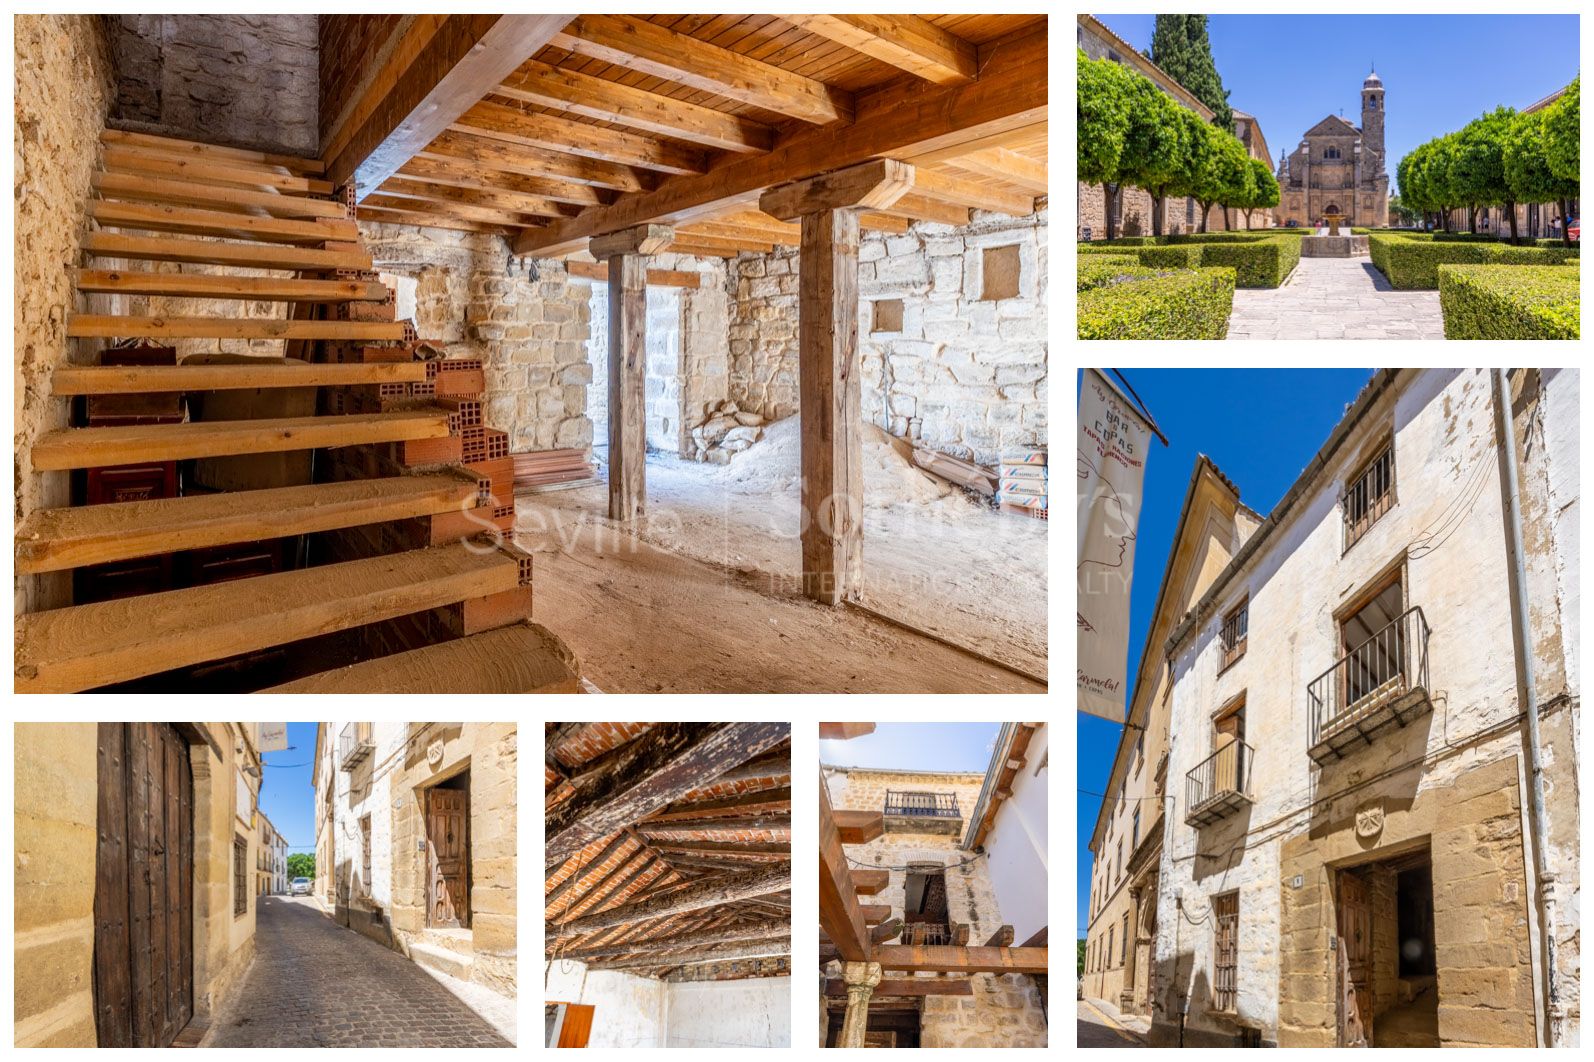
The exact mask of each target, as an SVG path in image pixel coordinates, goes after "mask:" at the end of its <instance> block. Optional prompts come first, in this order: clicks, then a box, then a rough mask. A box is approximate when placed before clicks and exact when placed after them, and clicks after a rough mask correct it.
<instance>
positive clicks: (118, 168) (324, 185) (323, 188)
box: [100, 146, 332, 195]
mask: <svg viewBox="0 0 1594 1062" xmlns="http://www.w3.org/2000/svg"><path fill="white" fill-rule="evenodd" d="M100 165H101V166H102V167H104V168H105V169H106V170H108V171H111V172H114V173H147V174H154V175H155V176H158V177H168V178H176V179H179V180H184V181H192V182H194V183H196V184H219V185H239V186H242V187H244V188H275V189H276V190H277V191H279V192H287V193H291V194H294V195H331V194H332V183H331V182H330V181H323V180H321V179H320V178H318V177H296V176H294V175H293V174H289V173H273V172H272V171H270V170H265V169H258V168H251V167H249V166H246V165H235V164H233V163H229V162H226V161H217V162H211V161H209V160H200V159H187V158H177V157H174V156H172V155H168V154H164V153H162V152H153V151H142V150H139V149H136V148H128V147H115V146H112V147H107V148H106V149H105V150H104V151H103V152H102V153H101V156H100Z"/></svg>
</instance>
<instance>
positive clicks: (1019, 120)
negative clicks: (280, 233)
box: [329, 14, 1046, 258]
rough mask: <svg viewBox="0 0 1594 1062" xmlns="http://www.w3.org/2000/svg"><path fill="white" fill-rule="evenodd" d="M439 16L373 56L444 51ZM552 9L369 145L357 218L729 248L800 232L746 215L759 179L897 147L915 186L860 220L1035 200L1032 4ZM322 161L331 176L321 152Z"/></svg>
mask: <svg viewBox="0 0 1594 1062" xmlns="http://www.w3.org/2000/svg"><path fill="white" fill-rule="evenodd" d="M473 17H476V18H480V19H485V18H486V17H485V16H473ZM447 18H450V17H445V16H416V17H415V18H414V19H413V20H411V21H410V22H408V23H405V35H404V37H403V39H402V40H401V41H399V42H398V45H396V46H393V47H392V50H393V51H394V52H395V56H396V57H394V58H391V59H390V60H389V65H396V64H401V63H416V64H420V65H419V66H418V67H417V68H418V69H428V68H427V67H426V66H425V64H426V62H428V61H430V62H432V64H433V65H434V66H436V65H439V64H440V63H442V62H443V61H445V60H446V59H447V58H448V57H449V56H450V55H452V54H453V52H455V51H458V48H459V41H460V39H462V36H468V34H462V33H461V32H455V33H454V34H453V36H452V37H451V36H449V34H448V26H447V25H446V19H447ZM451 18H458V19H464V18H466V16H452V17H451ZM550 18H553V17H552V16H551V17H550ZM557 18H560V19H566V18H568V20H567V21H566V22H564V23H563V24H561V26H560V27H558V28H557V29H556V30H553V31H549V30H547V29H546V25H547V23H546V22H537V23H528V24H527V25H528V26H531V27H533V28H534V30H535V32H534V33H528V34H527V35H526V39H528V40H533V41H536V40H539V39H545V40H546V41H547V43H546V46H541V47H533V48H531V49H530V50H529V51H528V52H527V54H524V55H522V56H519V57H518V58H517V61H516V62H515V63H514V64H513V66H512V67H510V68H509V69H507V70H505V71H503V72H501V73H500V74H499V76H498V77H497V79H496V81H495V82H494V83H493V84H490V85H486V86H481V85H479V83H478V82H476V81H471V80H470V77H469V76H467V74H460V75H457V76H455V77H454V78H453V83H454V85H455V86H457V85H458V84H460V83H469V84H471V85H473V86H474V87H478V88H481V91H480V92H479V94H478V95H477V96H476V97H475V98H474V99H471V100H460V98H459V95H458V92H457V89H456V90H455V91H451V92H448V93H445V102H446V104H447V106H446V107H445V108H444V109H445V110H448V111H451V112H452V113H449V114H448V115H447V116H446V119H445V120H443V121H442V122H441V124H437V121H436V119H435V118H432V119H429V120H428V121H429V123H430V124H427V123H419V125H421V126H423V127H425V128H427V129H431V128H432V127H433V126H435V129H436V131H435V133H434V134H433V135H432V136H431V137H430V138H429V139H428V140H426V141H424V142H421V143H411V142H410V141H408V140H404V139H403V137H402V136H400V138H399V139H400V141H401V143H402V150H397V149H393V148H391V146H389V147H388V148H386V150H387V155H386V156H384V158H393V157H396V155H395V151H396V154H397V155H402V158H399V159H398V164H397V165H393V166H391V168H388V167H387V165H386V163H385V162H384V163H383V166H382V167H378V169H381V170H382V171H383V172H382V180H381V181H380V182H379V184H377V185H375V186H372V187H371V188H365V187H364V186H362V188H361V196H362V199H363V200H364V201H363V202H362V205H361V207H360V216H361V217H362V218H364V219H366V220H373V221H390V222H398V223H403V224H432V225H436V226H439V227H446V228H455V229H462V230H465V231H475V232H491V233H495V234H498V235H504V236H506V237H507V238H509V240H510V241H511V243H512V245H513V247H514V249H515V252H516V253H519V254H528V255H533V256H536V257H550V258H551V257H558V258H564V257H568V256H570V255H572V254H579V253H582V252H584V251H585V250H586V245H587V242H588V240H589V239H590V238H591V237H593V236H598V235H604V234H607V233H611V232H615V231H619V230H623V229H627V228H631V227H634V226H636V225H639V224H645V223H649V222H654V221H658V222H668V223H673V224H674V225H675V227H676V237H675V240H674V242H673V243H672V244H671V245H669V246H668V248H667V250H669V251H673V252H678V253H683V254H691V255H700V256H705V257H714V256H717V257H733V256H735V255H737V254H740V253H746V252H752V253H767V252H769V251H770V250H772V249H774V248H777V247H783V246H795V245H796V243H797V236H796V226H795V225H792V226H783V225H781V224H780V223H778V222H773V219H764V218H761V217H759V215H758V211H757V205H758V197H759V195H760V193H762V192H763V191H764V190H766V189H768V188H770V187H773V186H775V185H779V184H784V183H788V182H790V181H794V180H802V179H806V178H808V177H812V176H814V175H816V174H819V173H822V172H826V171H828V170H831V169H837V168H841V167H845V166H848V165H851V164H854V163H856V162H861V161H865V160H867V159H868V158H870V157H878V156H889V157H894V158H899V159H902V160H903V161H907V162H911V163H913V164H914V165H915V166H916V167H917V168H918V169H919V170H920V172H921V174H922V176H923V177H924V180H923V181H921V183H920V186H919V187H916V188H915V189H914V191H913V194H912V195H910V196H906V197H904V199H903V200H902V201H901V202H899V203H898V204H896V205H895V206H894V207H893V208H892V209H890V210H881V211H872V212H869V213H866V214H864V215H863V216H862V217H861V218H860V221H861V223H862V225H863V227H864V228H865V229H875V230H881V231H887V232H901V231H905V230H906V228H907V226H908V225H909V224H910V223H911V222H913V221H932V222H938V223H942V224H948V225H960V224H966V223H967V222H968V220H969V216H970V215H969V211H970V210H971V209H981V210H993V211H999V212H1003V213H1009V214H1015V215H1022V214H1027V213H1030V212H1031V211H1032V210H1033V209H1034V201H1035V198H1036V197H1038V196H1043V195H1045V191H1046V138H1045V128H1046V56H1045V43H1046V42H1045V33H1046V20H1045V16H1040V15H936V16H916V15H791V16H773V15H648V16H630V15H608V14H603V15H579V16H574V17H567V16H557ZM439 19H443V20H445V21H444V22H442V23H439V22H437V20H439ZM427 20H430V21H427ZM480 25H481V24H477V32H481V30H480ZM495 55H496V53H495ZM439 56H441V58H439ZM495 62H496V63H497V64H498V65H499V66H502V65H503V60H502V58H501V57H497V58H495ZM463 65H464V63H463V62H461V66H463ZM490 65H491V64H482V63H478V64H476V68H475V69H476V70H477V71H479V70H482V69H487V68H488V67H489V66H490ZM472 76H476V77H479V73H477V74H475V75H472ZM444 87H445V88H449V87H450V86H447V85H445V86H444ZM409 94H410V95H414V94H415V92H414V90H413V89H411V90H409ZM394 106H396V105H392V104H390V105H389V106H388V109H389V110H390V111H391V110H392V109H393V107H394ZM368 109H369V108H368ZM354 118H363V119H364V124H366V125H371V124H377V125H380V124H381V116H380V115H369V114H366V113H365V112H359V113H356V114H355V115H354ZM352 121H353V119H347V120H345V122H344V125H345V126H347V125H349V124H350V123H351V122H352ZM355 124H358V123H355ZM411 124H412V125H417V122H412V123H411ZM342 135H343V136H344V137H345V138H348V137H350V136H352V134H349V133H343V134H342ZM408 135H411V136H413V133H411V134H408ZM339 146H340V149H341V151H342V153H343V154H344V155H347V154H348V153H349V152H350V151H352V150H354V148H352V147H350V146H348V145H347V144H341V145H339ZM329 162H330V163H331V168H330V169H329V174H338V173H341V169H340V163H341V160H340V158H338V157H329ZM366 169H367V170H368V171H369V170H372V167H370V166H367V167H366ZM373 172H374V171H373ZM366 197H372V198H369V199H368V198H366ZM427 218H431V219H432V220H430V221H427V220H425V219H427Z"/></svg>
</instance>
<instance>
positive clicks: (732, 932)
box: [559, 920, 791, 959]
mask: <svg viewBox="0 0 1594 1062" xmlns="http://www.w3.org/2000/svg"><path fill="white" fill-rule="evenodd" d="M790 932H791V922H790V921H785V922H779V921H774V920H766V921H759V922H752V923H748V924H745V925H734V926H723V927H720V928H717V929H699V930H693V931H691V932H686V933H673V934H661V935H658V936H652V935H649V936H648V937H646V938H644V939H642V940H638V941H625V942H620V943H613V944H598V945H594V946H591V947H581V948H571V949H569V950H567V951H561V952H559V958H561V959H590V958H596V957H598V956H605V955H629V954H632V953H634V952H637V951H640V950H643V949H644V948H653V947H657V948H659V949H660V950H665V949H669V950H670V953H672V954H673V949H677V948H683V949H684V948H698V947H704V946H707V945H712V944H736V943H740V942H742V941H748V940H767V939H769V938H772V937H779V936H782V935H784V934H787V933H790Z"/></svg>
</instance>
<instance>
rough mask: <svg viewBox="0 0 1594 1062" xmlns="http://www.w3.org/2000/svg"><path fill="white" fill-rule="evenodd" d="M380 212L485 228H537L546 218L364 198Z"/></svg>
mask: <svg viewBox="0 0 1594 1062" xmlns="http://www.w3.org/2000/svg"><path fill="white" fill-rule="evenodd" d="M367 204H368V205H370V206H371V207H373V208H376V209H380V210H408V211H412V212H417V213H426V214H440V215H442V216H443V217H449V218H458V219H460V220H461V221H471V222H476V223H477V224H482V225H506V226H518V225H538V224H542V222H543V220H544V219H543V218H542V217H540V216H538V215H536V214H521V213H518V212H516V211H512V210H495V209H492V208H490V207H480V206H472V205H471V204H469V203H448V202H441V201H438V200H429V199H406V198H404V197H403V196H397V195H386V194H383V193H377V194H374V195H368V196H366V197H365V203H362V204H361V206H362V209H363V207H364V206H365V205H367Z"/></svg>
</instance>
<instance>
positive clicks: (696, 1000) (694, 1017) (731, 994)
mask: <svg viewBox="0 0 1594 1062" xmlns="http://www.w3.org/2000/svg"><path fill="white" fill-rule="evenodd" d="M665 1008H666V1012H667V1013H668V1016H669V1022H668V1025H669V1035H668V1037H667V1039H666V1041H665V1044H664V1046H665V1047H790V1046H791V978H790V977H749V978H744V979H743V980H740V981H682V982H671V983H668V984H667V985H666V988H665Z"/></svg>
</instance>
